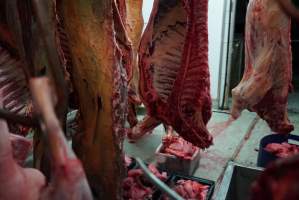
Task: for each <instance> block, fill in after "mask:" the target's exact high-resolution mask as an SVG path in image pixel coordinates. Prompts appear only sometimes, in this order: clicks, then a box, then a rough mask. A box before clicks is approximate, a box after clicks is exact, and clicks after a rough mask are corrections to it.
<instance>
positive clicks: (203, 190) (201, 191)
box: [164, 180, 209, 200]
mask: <svg viewBox="0 0 299 200" xmlns="http://www.w3.org/2000/svg"><path fill="white" fill-rule="evenodd" d="M208 189H209V186H207V185H203V184H200V183H198V182H196V181H192V180H179V181H177V182H176V184H175V186H174V190H175V191H176V192H177V193H178V194H179V195H180V196H181V197H183V198H184V199H192V200H206V196H207V192H208ZM164 199H165V200H168V198H167V197H165V198H164Z"/></svg>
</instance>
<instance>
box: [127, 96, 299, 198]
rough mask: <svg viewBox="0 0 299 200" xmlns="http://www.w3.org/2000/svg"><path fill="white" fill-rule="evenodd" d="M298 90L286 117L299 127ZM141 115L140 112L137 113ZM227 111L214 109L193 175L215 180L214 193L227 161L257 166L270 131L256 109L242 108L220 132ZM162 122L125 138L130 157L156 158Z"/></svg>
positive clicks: (148, 159) (161, 135)
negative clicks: (134, 138)
mask: <svg viewBox="0 0 299 200" xmlns="http://www.w3.org/2000/svg"><path fill="white" fill-rule="evenodd" d="M298 99H299V93H295V94H292V95H290V98H289V107H288V108H289V118H290V120H291V121H292V122H293V123H294V125H295V131H294V133H295V132H296V131H297V133H295V134H298V133H299V132H298V130H299V101H298ZM139 117H140V118H142V115H141V116H139ZM228 118H229V114H227V113H223V112H222V113H219V112H217V111H215V112H213V115H212V118H211V120H210V122H209V124H208V129H209V130H210V132H211V133H214V134H213V136H214V145H213V146H211V147H210V148H209V149H207V150H205V151H202V152H201V160H200V165H199V167H198V169H197V170H196V171H195V173H194V176H197V177H201V178H206V179H209V180H213V181H215V182H216V189H215V192H214V195H216V194H217V190H218V188H219V183H220V182H221V179H222V175H223V172H224V170H225V168H226V166H227V163H228V162H229V161H234V162H237V163H239V164H242V165H245V166H256V161H257V154H258V148H259V141H260V139H261V138H262V137H264V136H266V135H268V134H270V133H271V131H270V129H269V127H268V125H267V124H266V123H265V122H264V121H263V120H262V119H260V118H259V117H258V116H257V115H256V114H255V113H250V112H248V111H243V113H242V116H241V117H240V118H239V119H238V120H236V121H234V122H233V123H232V124H231V125H230V126H229V127H228V128H227V129H225V130H224V131H223V132H219V130H218V129H217V126H216V127H215V124H218V125H219V124H221V122H225V121H227V119H228ZM164 134H165V133H164V129H163V127H162V126H159V127H157V128H156V129H155V130H154V132H153V134H151V135H147V136H145V137H144V138H142V139H140V140H139V141H138V142H136V143H133V144H132V143H128V141H125V144H124V147H125V152H126V153H127V154H128V155H130V156H133V157H140V158H141V159H143V160H144V161H145V162H147V163H150V162H154V161H155V150H156V148H157V147H158V145H159V144H160V143H161V138H162V137H163V135H164Z"/></svg>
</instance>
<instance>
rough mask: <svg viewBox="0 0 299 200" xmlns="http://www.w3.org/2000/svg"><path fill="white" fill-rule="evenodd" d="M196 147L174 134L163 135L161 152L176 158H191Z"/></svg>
mask: <svg viewBox="0 0 299 200" xmlns="http://www.w3.org/2000/svg"><path fill="white" fill-rule="evenodd" d="M197 150H198V147H196V146H193V145H192V144H191V143H190V142H187V141H186V140H184V139H183V138H181V137H179V136H174V135H167V136H165V137H163V150H162V152H163V153H168V154H171V155H174V156H177V157H178V158H182V159H185V160H191V159H192V156H193V154H194V153H195V152H196V151H197Z"/></svg>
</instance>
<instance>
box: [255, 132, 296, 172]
mask: <svg viewBox="0 0 299 200" xmlns="http://www.w3.org/2000/svg"><path fill="white" fill-rule="evenodd" d="M298 145H299V136H297V135H291V134H288V135H283V134H272V135H267V136H265V137H264V138H262V139H261V141H260V149H259V154H258V161H257V166H259V167H266V166H267V165H268V164H269V163H271V162H272V161H274V160H276V159H279V158H286V157H289V156H292V155H295V154H298V153H299V146H298Z"/></svg>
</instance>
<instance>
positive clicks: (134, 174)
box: [123, 164, 167, 200]
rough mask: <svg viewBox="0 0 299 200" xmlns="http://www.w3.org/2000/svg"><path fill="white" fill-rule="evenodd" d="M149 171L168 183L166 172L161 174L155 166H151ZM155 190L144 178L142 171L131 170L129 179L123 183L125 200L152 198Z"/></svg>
mask: <svg viewBox="0 0 299 200" xmlns="http://www.w3.org/2000/svg"><path fill="white" fill-rule="evenodd" d="M148 169H149V170H150V171H151V172H152V173H153V174H154V175H155V176H156V177H158V178H159V179H160V180H161V181H166V179H167V173H166V172H162V173H160V172H159V171H158V169H157V168H156V167H155V165H153V164H150V165H149V166H148ZM154 189H155V188H154V186H153V185H152V184H151V183H150V182H148V180H147V179H146V178H145V177H144V176H143V171H142V170H141V169H131V170H130V171H129V172H128V177H127V178H125V179H124V181H123V198H124V199H131V200H140V199H147V198H151V196H152V194H153V192H154Z"/></svg>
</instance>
